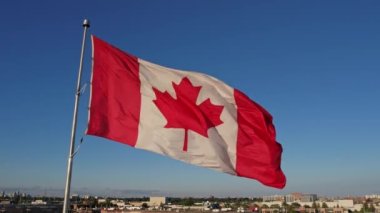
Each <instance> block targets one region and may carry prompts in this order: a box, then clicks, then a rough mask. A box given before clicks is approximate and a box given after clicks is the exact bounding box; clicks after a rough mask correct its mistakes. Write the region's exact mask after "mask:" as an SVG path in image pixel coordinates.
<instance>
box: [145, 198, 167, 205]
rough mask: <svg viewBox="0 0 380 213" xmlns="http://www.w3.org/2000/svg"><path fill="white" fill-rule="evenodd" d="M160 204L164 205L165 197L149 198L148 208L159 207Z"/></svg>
mask: <svg viewBox="0 0 380 213" xmlns="http://www.w3.org/2000/svg"><path fill="white" fill-rule="evenodd" d="M161 204H166V197H150V198H149V203H148V205H149V206H159V205H161Z"/></svg>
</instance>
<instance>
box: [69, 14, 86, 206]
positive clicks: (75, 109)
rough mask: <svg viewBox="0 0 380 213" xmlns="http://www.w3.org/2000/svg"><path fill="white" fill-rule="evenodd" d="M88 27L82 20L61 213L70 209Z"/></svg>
mask: <svg viewBox="0 0 380 213" xmlns="http://www.w3.org/2000/svg"><path fill="white" fill-rule="evenodd" d="M89 27H90V21H89V20H87V19H85V20H83V40H82V50H81V54H80V62H79V71H78V80H77V89H76V91H75V104H74V116H73V123H72V128H71V139H70V152H69V157H68V159H67V175H66V188H65V199H64V201H63V211H62V212H63V213H67V212H69V209H70V186H71V173H72V168H73V158H74V145H75V133H76V128H77V115H78V104H79V96H80V86H81V85H80V84H81V78H82V69H83V55H84V47H85V43H86V34H87V29H88V28H89Z"/></svg>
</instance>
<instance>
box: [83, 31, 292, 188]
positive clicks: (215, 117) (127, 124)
mask: <svg viewBox="0 0 380 213" xmlns="http://www.w3.org/2000/svg"><path fill="white" fill-rule="evenodd" d="M92 44H93V71H92V80H91V98H90V106H89V123H88V129H87V134H89V135H96V136H100V137H104V138H108V139H111V140H114V141H117V142H120V143H124V144H127V145H130V146H132V147H136V148H140V149H144V150H149V151H152V152H155V153H158V154H162V155H165V156H170V157H172V158H174V159H177V160H181V161H185V162H187V163H191V164H195V165H199V166H202V167H208V168H212V169H215V170H219V171H222V172H225V173H229V174H232V175H237V176H242V177H248V178H253V179H256V180H258V181H260V182H261V183H263V184H265V185H268V186H272V187H276V188H283V187H284V186H285V183H286V178H285V175H284V174H283V172H282V170H281V166H280V165H281V153H282V147H281V145H280V144H279V143H277V142H276V138H275V128H274V126H273V124H272V116H271V115H270V114H269V113H268V112H267V111H266V110H265V109H264V108H263V107H261V106H260V105H258V104H257V103H255V102H254V101H252V100H251V99H249V98H248V97H247V96H246V95H245V94H243V93H242V92H240V91H239V90H237V89H234V88H232V87H230V86H228V85H226V84H225V83H223V82H221V81H220V80H218V79H216V78H213V77H211V76H208V75H205V74H202V73H197V72H187V71H181V70H176V69H171V68H167V67H163V66H159V65H156V64H153V63H150V62H148V61H145V60H142V59H140V58H137V57H135V56H132V55H130V54H128V53H125V52H123V51H121V50H120V49H118V48H116V47H113V46H112V45H110V44H107V43H106V42H104V41H102V40H100V39H99V38H97V37H95V36H92Z"/></svg>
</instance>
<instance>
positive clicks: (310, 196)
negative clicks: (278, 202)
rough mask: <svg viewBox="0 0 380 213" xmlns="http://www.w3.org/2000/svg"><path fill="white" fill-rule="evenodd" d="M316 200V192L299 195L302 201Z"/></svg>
mask: <svg viewBox="0 0 380 213" xmlns="http://www.w3.org/2000/svg"><path fill="white" fill-rule="evenodd" d="M316 200H317V195H316V194H304V195H302V196H301V201H302V202H314V201H316Z"/></svg>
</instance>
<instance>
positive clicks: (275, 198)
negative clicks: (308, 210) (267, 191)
mask: <svg viewBox="0 0 380 213" xmlns="http://www.w3.org/2000/svg"><path fill="white" fill-rule="evenodd" d="M263 201H264V202H270V201H285V196H284V195H269V196H263Z"/></svg>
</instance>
